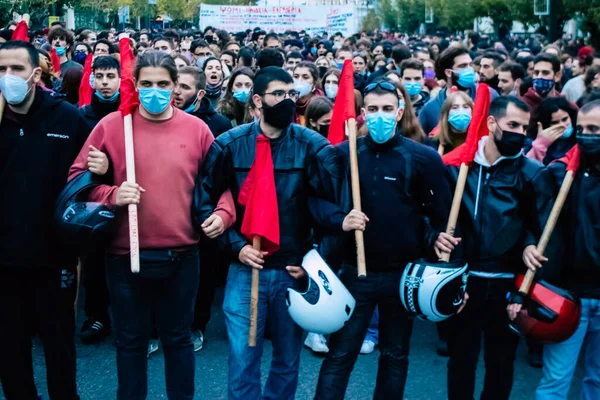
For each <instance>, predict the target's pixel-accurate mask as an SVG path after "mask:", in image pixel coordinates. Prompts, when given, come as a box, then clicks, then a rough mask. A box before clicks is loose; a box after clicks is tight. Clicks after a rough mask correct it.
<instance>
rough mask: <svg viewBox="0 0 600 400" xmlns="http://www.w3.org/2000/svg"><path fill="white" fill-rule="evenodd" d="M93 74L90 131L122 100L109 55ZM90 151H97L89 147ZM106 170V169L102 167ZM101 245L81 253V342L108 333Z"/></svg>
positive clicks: (86, 114) (87, 116)
mask: <svg viewBox="0 0 600 400" xmlns="http://www.w3.org/2000/svg"><path fill="white" fill-rule="evenodd" d="M92 74H93V76H94V79H93V83H94V87H93V89H94V94H93V95H92V102H91V103H90V104H88V105H87V106H84V107H83V108H81V109H79V111H80V113H81V116H82V117H83V119H84V120H85V122H86V124H87V126H88V129H89V132H91V131H92V130H93V129H94V127H95V126H96V125H98V122H100V120H101V119H102V118H104V117H106V116H107V115H108V114H110V113H112V112H115V111H117V110H118V109H119V105H120V104H121V99H120V94H119V84H120V76H121V67H120V66H119V62H118V61H117V60H116V59H115V58H114V57H112V56H99V57H96V58H95V59H94V63H93V65H92ZM90 153H91V154H90V155H93V154H97V153H100V152H99V151H98V150H96V149H93V148H91V149H90ZM104 172H106V171H104ZM104 253H105V252H104V248H103V247H101V246H97V247H90V248H89V249H86V251H85V252H84V253H83V254H82V257H81V258H82V275H83V276H82V283H83V286H84V287H85V304H84V306H83V309H84V311H85V316H86V321H85V322H84V323H83V326H82V327H81V341H82V342H83V343H84V344H91V343H95V342H97V341H98V340H100V339H102V338H103V337H105V336H107V335H109V334H110V325H111V323H110V316H109V314H108V306H109V304H110V300H109V296H108V288H107V286H106V273H105V268H104Z"/></svg>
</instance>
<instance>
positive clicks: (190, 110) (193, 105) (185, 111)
mask: <svg viewBox="0 0 600 400" xmlns="http://www.w3.org/2000/svg"><path fill="white" fill-rule="evenodd" d="M197 103H198V98H197V97H196V99H195V100H194V101H192V104H190V105H189V106H188V108H186V109H185V110H183V112H184V113H187V114H190V113H191V112H192V111H194V109H195V108H196V104H197Z"/></svg>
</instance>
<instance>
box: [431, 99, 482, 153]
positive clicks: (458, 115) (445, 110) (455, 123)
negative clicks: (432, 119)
mask: <svg viewBox="0 0 600 400" xmlns="http://www.w3.org/2000/svg"><path fill="white" fill-rule="evenodd" d="M472 112H473V100H471V98H470V97H469V95H468V94H466V93H464V92H456V93H452V94H450V95H449V96H448V98H447V99H446V102H445V103H444V105H443V106H442V114H441V117H440V123H439V125H438V126H437V128H436V129H434V132H432V133H433V139H434V144H433V145H434V146H435V148H436V150H437V151H438V153H439V154H440V155H444V154H446V153H448V152H449V151H451V150H453V149H454V148H456V147H458V146H460V145H461V144H463V143H464V142H465V139H466V138H467V130H468V129H469V124H470V123H471V114H472Z"/></svg>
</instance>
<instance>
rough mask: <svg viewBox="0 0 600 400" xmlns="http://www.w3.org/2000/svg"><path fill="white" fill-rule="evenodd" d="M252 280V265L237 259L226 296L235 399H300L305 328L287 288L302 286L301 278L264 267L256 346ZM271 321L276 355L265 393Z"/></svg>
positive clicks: (232, 395) (231, 387)
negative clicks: (263, 365)
mask: <svg viewBox="0 0 600 400" xmlns="http://www.w3.org/2000/svg"><path fill="white" fill-rule="evenodd" d="M251 286H252V271H251V268H250V267H247V266H245V265H242V264H239V263H233V264H232V265H231V267H230V268H229V274H228V275H227V285H226V287H225V299H224V301H223V311H224V312H225V325H226V327H227V335H228V337H229V384H228V390H227V391H228V395H229V399H242V400H248V399H261V398H262V399H277V400H287V399H294V396H295V393H296V387H297V386H298V369H299V367H300V351H301V350H302V332H303V331H302V329H301V328H300V327H299V326H298V325H296V324H295V323H294V321H293V320H292V318H291V317H290V315H289V313H288V310H287V305H286V302H285V298H286V293H287V289H288V288H290V287H291V288H298V287H299V284H298V282H297V281H296V280H295V279H294V278H292V277H291V275H290V274H289V273H288V272H287V271H286V270H273V269H263V270H261V271H260V285H259V294H258V320H257V333H256V347H249V346H248V331H249V326H250V289H251ZM267 324H268V327H269V332H270V334H271V342H272V344H273V358H272V361H271V369H270V371H269V376H268V378H267V383H266V384H265V389H264V392H262V395H261V385H260V359H261V357H262V353H263V337H264V333H265V327H266V326H267Z"/></svg>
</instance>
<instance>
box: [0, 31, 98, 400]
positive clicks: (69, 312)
mask: <svg viewBox="0 0 600 400" xmlns="http://www.w3.org/2000/svg"><path fill="white" fill-rule="evenodd" d="M40 79H41V68H40V66H39V56H38V52H37V50H36V49H35V47H33V45H31V44H29V43H25V42H20V41H11V42H7V43H4V44H3V45H2V47H1V48H0V90H1V91H2V95H3V96H4V98H5V100H6V103H7V104H6V106H5V107H4V115H3V117H2V123H1V125H0V188H1V190H2V196H0V254H2V259H1V260H0V342H1V343H3V345H4V346H3V350H2V356H1V357H0V380H1V381H2V388H3V390H4V394H5V396H6V398H7V400H37V399H38V396H37V390H36V387H35V383H34V380H33V369H32V365H31V326H35V327H36V328H37V332H38V333H39V335H40V337H41V339H42V344H43V346H44V353H45V356H46V369H47V375H48V390H49V394H50V398H52V399H78V396H77V387H76V384H75V342H74V334H75V321H74V307H73V300H74V296H73V297H69V296H65V295H64V293H63V291H62V289H61V286H62V287H63V288H65V289H67V288H68V287H71V288H74V287H75V286H74V284H73V283H74V279H73V276H72V275H68V274H66V273H65V274H64V275H63V274H62V272H63V271H68V270H72V269H74V267H75V266H76V264H77V258H76V256H75V254H74V253H73V251H72V249H69V248H68V247H66V246H65V245H64V244H63V243H61V242H60V241H59V240H58V232H57V227H56V224H55V221H54V202H55V200H56V198H57V196H58V195H59V193H60V192H61V190H62V189H63V187H64V186H65V184H66V182H67V175H68V172H69V168H70V166H71V164H72V162H73V160H74V159H75V157H76V156H77V154H78V152H79V150H80V149H81V146H82V145H83V143H84V141H85V139H86V134H87V129H86V127H85V123H84V122H83V120H82V119H81V117H80V116H79V113H78V111H77V109H76V108H74V107H73V106H71V105H70V104H68V103H67V102H65V101H63V100H61V99H59V98H53V97H52V96H51V95H50V94H49V93H48V92H45V91H44V90H42V89H41V88H39V87H37V86H36V84H37V83H38V82H39V81H40ZM61 280H62V282H61Z"/></svg>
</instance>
